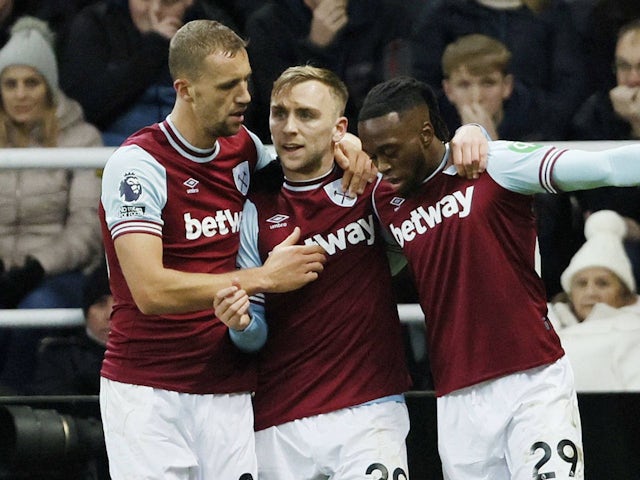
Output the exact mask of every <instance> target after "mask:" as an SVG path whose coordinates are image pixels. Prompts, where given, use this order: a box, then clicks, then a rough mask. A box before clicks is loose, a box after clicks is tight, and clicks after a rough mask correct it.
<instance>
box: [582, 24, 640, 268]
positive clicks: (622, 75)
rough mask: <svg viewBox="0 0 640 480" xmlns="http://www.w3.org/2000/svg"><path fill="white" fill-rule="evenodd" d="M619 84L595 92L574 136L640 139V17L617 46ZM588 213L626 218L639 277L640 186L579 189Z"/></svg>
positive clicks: (625, 30) (630, 251)
mask: <svg viewBox="0 0 640 480" xmlns="http://www.w3.org/2000/svg"><path fill="white" fill-rule="evenodd" d="M614 58H615V60H614V63H613V65H614V66H613V68H614V71H615V74H616V85H615V86H614V87H613V88H611V89H606V90H603V91H600V92H596V93H594V94H593V95H592V96H591V97H589V99H588V100H587V101H586V102H585V103H584V105H583V106H582V107H581V108H580V110H579V111H578V112H577V113H576V115H575V117H574V119H573V124H572V127H573V136H572V138H573V139H575V140H633V139H640V19H636V20H633V21H631V22H630V23H627V24H625V25H623V26H622V28H621V29H620V31H619V33H618V41H617V43H616V46H615V57H614ZM576 199H577V202H578V205H579V208H580V210H581V211H582V212H583V214H584V215H585V216H587V215H589V214H590V213H591V212H595V211H598V210H603V209H608V210H614V211H616V212H617V213H619V214H620V215H622V216H623V217H624V219H625V221H626V222H627V236H626V241H625V248H626V250H627V254H628V255H629V257H630V259H631V262H632V265H633V271H634V276H635V278H636V280H637V279H638V278H640V209H639V208H638V205H639V204H640V188H638V187H628V188H598V189H595V190H588V191H583V192H577V193H576Z"/></svg>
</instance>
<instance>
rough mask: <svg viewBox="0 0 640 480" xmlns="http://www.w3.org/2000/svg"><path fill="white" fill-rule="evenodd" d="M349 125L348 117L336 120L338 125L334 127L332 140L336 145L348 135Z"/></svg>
mask: <svg viewBox="0 0 640 480" xmlns="http://www.w3.org/2000/svg"><path fill="white" fill-rule="evenodd" d="M348 125H349V121H348V120H347V117H340V118H338V120H336V124H335V125H334V126H333V136H332V138H331V140H333V142H334V143H338V142H339V141H340V140H342V138H343V137H344V136H345V134H346V133H347V126H348Z"/></svg>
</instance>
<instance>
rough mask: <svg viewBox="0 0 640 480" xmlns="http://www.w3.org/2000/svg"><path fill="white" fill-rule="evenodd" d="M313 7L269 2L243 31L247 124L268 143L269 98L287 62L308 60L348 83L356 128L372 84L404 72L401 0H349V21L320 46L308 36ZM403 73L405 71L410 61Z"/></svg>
mask: <svg viewBox="0 0 640 480" xmlns="http://www.w3.org/2000/svg"><path fill="white" fill-rule="evenodd" d="M311 15H312V12H311V10H310V9H309V8H308V7H307V6H305V4H304V2H303V0H282V1H278V2H269V3H267V4H265V5H264V6H263V7H262V8H260V9H258V10H257V11H255V12H254V13H253V14H252V15H251V16H250V17H249V19H248V21H247V25H246V29H245V31H246V35H247V38H248V40H249V46H248V50H249V59H250V61H251V65H252V70H253V85H254V89H253V100H252V106H251V111H250V118H249V119H248V121H247V125H248V126H249V128H250V129H251V130H253V131H254V132H255V133H257V134H258V135H259V136H260V137H261V139H262V140H263V141H265V142H268V143H270V142H271V140H270V134H269V128H268V118H269V101H270V97H271V88H272V86H273V81H274V80H275V79H276V78H277V77H278V76H279V75H280V74H281V73H282V72H283V71H284V70H285V69H286V68H288V67H290V66H295V65H303V64H311V65H314V66H316V67H324V68H328V69H330V70H332V71H333V72H335V73H336V74H337V75H338V76H339V77H340V78H341V79H342V80H343V81H344V82H345V84H346V85H347V88H348V90H349V102H348V104H347V109H346V116H347V118H348V119H349V130H350V131H352V132H355V129H356V122H357V113H358V110H359V108H360V106H361V105H362V102H363V100H364V97H365V95H366V93H367V92H368V91H369V89H370V88H371V87H372V86H374V85H375V84H377V83H379V82H381V81H383V80H385V79H386V78H389V77H391V76H394V75H396V74H398V73H401V72H402V69H403V60H404V58H403V54H406V52H407V48H408V45H407V43H405V46H406V48H405V49H403V45H402V41H401V39H402V38H403V37H405V36H406V35H407V34H408V32H407V30H408V29H407V27H406V23H407V21H408V19H407V16H406V14H405V13H404V10H403V5H402V3H400V2H397V1H394V0H351V1H350V2H349V6H348V15H349V23H348V24H347V26H346V27H345V28H344V29H343V30H342V31H341V32H339V33H338V36H337V38H336V39H335V41H334V42H333V43H332V44H331V45H329V46H327V47H325V48H318V47H316V46H315V45H313V44H311V43H310V42H309V41H308V40H307V37H308V35H309V30H310V26H311ZM404 63H405V64H407V66H406V69H405V72H408V62H407V61H406V60H405V61H404Z"/></svg>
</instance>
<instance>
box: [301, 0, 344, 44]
mask: <svg viewBox="0 0 640 480" xmlns="http://www.w3.org/2000/svg"><path fill="white" fill-rule="evenodd" d="M348 21H349V17H348V16H347V0H321V1H320V3H318V5H317V6H316V7H315V8H314V9H313V18H312V19H311V29H310V31H309V40H310V41H311V43H313V44H314V45H317V46H318V47H326V46H327V45H330V44H331V43H332V42H333V40H334V39H335V38H336V35H337V34H338V32H339V31H340V30H342V29H343V28H344V27H345V25H346V24H347V22H348Z"/></svg>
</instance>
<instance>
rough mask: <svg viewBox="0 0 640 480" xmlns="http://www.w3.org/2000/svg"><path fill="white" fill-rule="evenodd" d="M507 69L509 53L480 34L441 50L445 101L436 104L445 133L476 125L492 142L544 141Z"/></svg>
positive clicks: (527, 100)
mask: <svg viewBox="0 0 640 480" xmlns="http://www.w3.org/2000/svg"><path fill="white" fill-rule="evenodd" d="M510 65H511V52H510V51H509V49H508V48H507V47H506V46H505V45H504V44H503V43H502V42H500V41H499V40H496V39H494V38H491V37H488V36H486V35H481V34H469V35H463V36H462V37H459V38H457V39H456V40H455V41H454V42H452V43H450V44H449V45H447V47H446V48H445V50H444V53H443V55H442V71H443V74H444V79H443V80H442V87H443V91H444V95H445V96H446V99H444V98H443V99H442V101H441V102H440V104H441V107H442V114H443V117H444V118H445V120H446V121H447V126H448V127H449V130H450V131H453V130H455V129H456V128H458V127H459V126H460V125H461V124H462V123H479V124H480V125H482V126H483V127H485V128H486V129H487V132H488V133H489V135H490V136H491V138H493V139H494V140H498V139H513V138H517V139H520V140H544V133H543V132H542V131H541V130H540V125H539V124H538V123H537V122H535V114H534V112H533V110H534V108H535V105H534V103H533V99H532V98H530V97H529V96H528V95H527V92H526V91H525V90H524V88H523V87H522V85H521V84H520V83H517V82H515V81H514V76H513V74H511V73H510V71H511V70H510ZM447 100H448V101H447ZM452 106H453V107H454V108H452Z"/></svg>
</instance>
